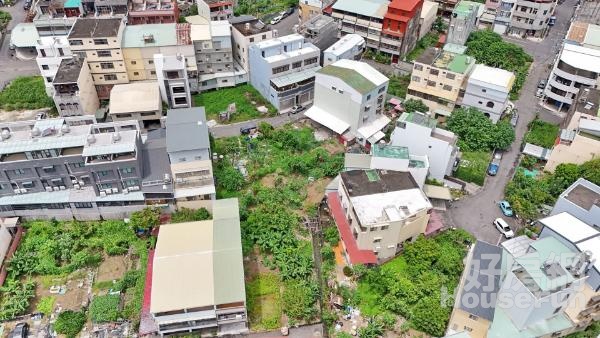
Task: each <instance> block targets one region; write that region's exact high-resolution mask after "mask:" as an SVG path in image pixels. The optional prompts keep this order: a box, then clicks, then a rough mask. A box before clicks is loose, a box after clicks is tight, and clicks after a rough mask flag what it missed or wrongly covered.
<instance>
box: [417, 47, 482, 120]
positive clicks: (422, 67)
mask: <svg viewBox="0 0 600 338" xmlns="http://www.w3.org/2000/svg"><path fill="white" fill-rule="evenodd" d="M465 49H466V47H463V46H457V45H449V44H447V45H446V46H444V49H442V50H440V49H437V48H433V47H430V48H428V49H426V50H425V51H424V52H423V54H421V56H419V57H418V58H417V59H416V60H415V61H414V65H413V71H412V76H411V79H410V84H409V86H408V91H407V94H406V99H416V100H422V101H423V103H425V104H426V105H427V107H429V110H430V111H431V112H433V113H434V114H435V115H436V116H449V115H450V114H451V113H452V111H453V110H454V108H455V107H456V105H457V101H458V100H459V99H462V96H463V95H462V93H463V91H464V89H465V87H466V84H467V78H468V76H469V74H470V73H471V71H472V70H473V67H474V66H475V59H474V58H472V57H470V56H467V55H465V54H464V51H465Z"/></svg>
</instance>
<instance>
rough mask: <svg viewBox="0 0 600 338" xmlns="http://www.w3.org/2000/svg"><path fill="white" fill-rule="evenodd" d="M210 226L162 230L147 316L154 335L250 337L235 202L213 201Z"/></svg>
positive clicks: (201, 224) (180, 225) (174, 226)
mask: <svg viewBox="0 0 600 338" xmlns="http://www.w3.org/2000/svg"><path fill="white" fill-rule="evenodd" d="M212 215H213V217H212V220H208V221H197V222H187V223H177V224H165V225H161V227H160V233H159V235H158V239H157V241H156V249H155V250H154V256H153V258H152V259H153V264H152V266H151V268H150V269H151V270H150V271H149V272H148V274H149V275H150V276H151V278H152V283H151V291H150V313H151V315H152V317H153V318H154V320H155V322H156V324H157V326H158V332H157V333H158V334H160V335H161V336H163V335H171V334H184V333H188V334H190V333H194V334H198V335H202V336H205V335H210V336H217V337H222V336H230V335H240V334H245V333H247V332H248V324H247V312H246V291H245V287H244V266H243V264H242V263H243V262H242V261H243V258H242V242H241V234H240V218H239V217H240V216H239V209H238V201H237V199H233V198H232V199H224V200H218V201H215V206H214V208H213V214H212Z"/></svg>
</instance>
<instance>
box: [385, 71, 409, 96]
mask: <svg viewBox="0 0 600 338" xmlns="http://www.w3.org/2000/svg"><path fill="white" fill-rule="evenodd" d="M409 84H410V74H408V75H403V76H392V77H390V84H389V85H388V94H390V95H394V96H398V97H400V98H405V97H406V91H407V90H408V85H409Z"/></svg>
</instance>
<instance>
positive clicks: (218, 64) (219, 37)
mask: <svg viewBox="0 0 600 338" xmlns="http://www.w3.org/2000/svg"><path fill="white" fill-rule="evenodd" d="M200 2H202V1H201V0H200ZM205 6H206V5H205ZM196 19H197V20H198V21H202V23H192V27H191V33H190V37H191V39H192V43H193V45H194V50H195V52H196V64H197V68H198V89H199V90H209V89H216V88H224V87H233V86H236V85H238V84H240V83H245V82H248V73H247V72H246V71H245V70H244V68H242V66H240V65H239V64H238V63H237V62H236V61H235V60H234V58H233V46H232V40H231V24H230V23H229V22H228V21H227V20H224V21H209V19H208V18H206V17H202V16H200V15H198V16H196Z"/></svg>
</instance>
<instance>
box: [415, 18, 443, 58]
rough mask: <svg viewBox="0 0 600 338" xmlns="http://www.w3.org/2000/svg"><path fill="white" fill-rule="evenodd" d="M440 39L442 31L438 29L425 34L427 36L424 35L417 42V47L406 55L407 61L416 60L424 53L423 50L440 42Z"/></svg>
mask: <svg viewBox="0 0 600 338" xmlns="http://www.w3.org/2000/svg"><path fill="white" fill-rule="evenodd" d="M442 27H443V26H442ZM439 39H440V33H439V32H437V31H431V32H429V33H427V34H425V36H423V37H422V38H421V39H420V40H419V41H418V42H417V45H416V46H415V48H414V49H413V50H411V51H410V53H408V54H407V55H406V61H414V60H416V59H418V58H419V56H421V54H423V52H424V51H425V50H426V49H427V48H429V47H434V46H435V45H436V44H437V43H438V41H439Z"/></svg>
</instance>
